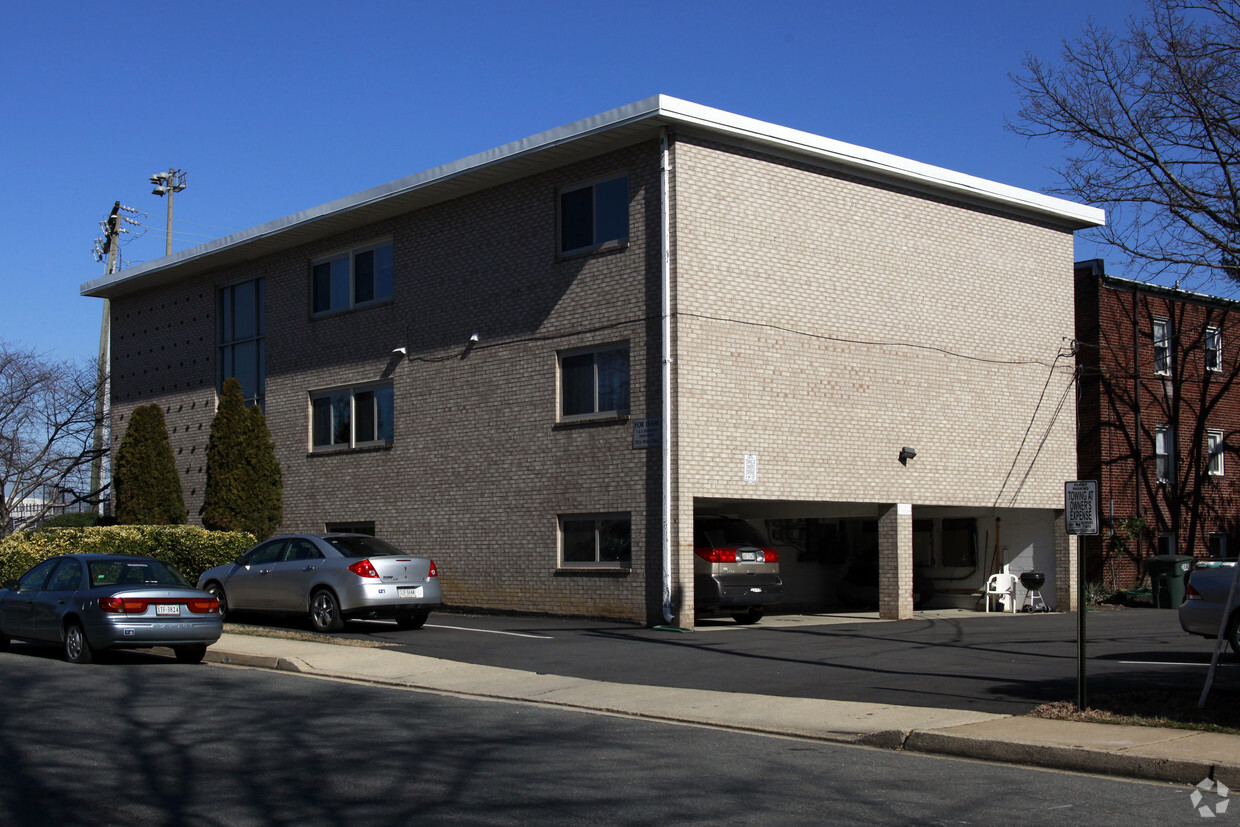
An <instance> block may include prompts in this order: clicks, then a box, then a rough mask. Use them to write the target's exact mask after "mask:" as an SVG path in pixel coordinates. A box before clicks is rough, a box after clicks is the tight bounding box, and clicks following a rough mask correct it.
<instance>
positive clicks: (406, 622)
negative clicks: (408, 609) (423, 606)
mask: <svg viewBox="0 0 1240 827" xmlns="http://www.w3.org/2000/svg"><path fill="white" fill-rule="evenodd" d="M430 616H431V613H430V612H414V613H413V614H408V615H397V616H396V628H398V629H421V628H422V627H423V626H425V625H426V619H427V618H428V617H430Z"/></svg>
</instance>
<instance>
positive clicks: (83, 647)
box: [65, 622, 94, 663]
mask: <svg viewBox="0 0 1240 827" xmlns="http://www.w3.org/2000/svg"><path fill="white" fill-rule="evenodd" d="M93 656H94V653H93V652H91V651H90V642H89V641H88V640H87V639H86V632H85V630H83V629H82V624H80V623H77V622H73V623H70V624H69V625H68V626H67V627H65V660H67V661H69V663H90V662H91V660H92V659H93Z"/></svg>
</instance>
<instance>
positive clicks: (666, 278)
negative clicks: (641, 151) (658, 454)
mask: <svg viewBox="0 0 1240 827" xmlns="http://www.w3.org/2000/svg"><path fill="white" fill-rule="evenodd" d="M669 158H670V153H669V151H668V143H667V127H661V128H660V129H659V256H660V265H659V267H660V272H659V277H660V281H661V290H662V308H661V312H662V321H663V374H662V378H661V385H662V393H663V410H662V416H661V420H662V422H661V426H662V427H661V428H660V431H661V433H660V440H659V441H660V444H661V445H662V446H663V620H664V622H666V623H671V622H672V620H673V619H674V617H675V615H674V613H673V606H672V256H671V249H672V248H671V239H670V238H669V236H670V234H671V226H672V210H671V205H670V204H669V203H668V198H669V194H670V190H671V187H670V185H669V181H668V177H669V174H670V170H669Z"/></svg>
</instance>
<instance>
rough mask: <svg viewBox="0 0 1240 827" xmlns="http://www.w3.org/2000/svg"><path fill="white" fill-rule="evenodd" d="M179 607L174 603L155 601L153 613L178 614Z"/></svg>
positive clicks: (179, 611)
mask: <svg viewBox="0 0 1240 827" xmlns="http://www.w3.org/2000/svg"><path fill="white" fill-rule="evenodd" d="M180 613H181V607H180V606H179V605H177V604H176V603H156V604H155V614H157V615H161V616H162V615H179V614H180Z"/></svg>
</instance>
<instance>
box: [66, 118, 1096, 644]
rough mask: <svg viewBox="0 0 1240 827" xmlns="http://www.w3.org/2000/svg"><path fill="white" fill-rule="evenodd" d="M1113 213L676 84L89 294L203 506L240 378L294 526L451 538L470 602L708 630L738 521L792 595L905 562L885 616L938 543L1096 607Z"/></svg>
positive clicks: (954, 555) (834, 596)
mask: <svg viewBox="0 0 1240 827" xmlns="http://www.w3.org/2000/svg"><path fill="white" fill-rule="evenodd" d="M1101 221H1102V213H1101V212H1100V211H1098V210H1095V209H1093V208H1088V207H1082V206H1079V205H1076V204H1071V203H1068V202H1065V201H1061V200H1058V199H1053V198H1049V197H1046V196H1043V195H1039V194H1036V193H1031V192H1027V191H1023V190H1018V189H1015V188H1012V187H1007V186H1003V185H1000V184H995V183H992V182H989V181H983V180H980V179H976V178H973V177H970V176H966V175H962V174H959V173H954V172H951V171H948V170H944V169H940V168H936V167H931V166H927V165H923V164H919V163H915V162H912V161H908V160H905V159H902V158H897V157H894V156H890V155H886V154H884V153H879V152H874V151H871V150H867V149H863V148H860V147H856V146H851V145H848V144H842V143H839V142H836V141H831V140H828V139H825V138H821V137H818V136H815V135H810V134H807V133H803V132H798V131H795V130H791V129H786V128H784V127H780V126H776V125H773V124H769V123H763V122H759V121H755V120H752V119H749V118H744V117H740V116H737V115H733V114H730V113H726V112H721V111H719V110H715V109H710V108H707V107H703V106H698V105H695V104H692V103H688V102H685V101H680V100H677V99H674V98H668V97H665V96H657V97H653V98H649V99H647V100H644V101H640V102H638V103H635V104H632V105H629V106H625V107H622V108H619V109H615V110H612V111H610V112H606V113H603V114H601V115H598V116H595V117H592V118H588V119H586V120H583V121H578V122H576V123H573V124H569V125H567V126H564V127H561V128H558V129H554V130H551V131H549V132H545V133H542V134H539V135H535V136H532V137H530V138H526V139H524V140H521V141H517V142H515V143H512V144H509V145H507V146H503V147H499V148H497V149H495V150H491V151H489V152H485V153H481V154H479V155H475V156H471V157H469V158H465V159H463V160H460V161H457V162H455V163H451V164H447V165H445V166H442V167H437V168H435V169H431V170H428V171H426V172H423V173H419V174H417V175H413V176H410V177H408V178H403V179H400V180H398V181H395V182H392V183H391V184H388V185H385V186H382V187H377V188H375V189H372V190H367V191H366V192H362V193H359V194H357V195H354V196H350V197H348V198H343V199H340V200H338V201H333V202H331V203H328V204H325V205H323V206H321V207H318V208H314V209H310V210H306V211H305V212H302V213H298V214H296V215H292V216H289V217H287V218H284V219H280V220H278V221H273V222H271V223H269V224H265V225H263V226H260V227H256V228H254V229H251V230H248V231H245V232H241V233H237V234H235V235H232V236H228V237H226V238H222V239H219V240H218V241H215V242H212V243H209V244H205V245H202V246H199V247H195V248H192V249H189V250H184V251H182V252H179V253H175V254H173V255H172V256H169V257H167V258H164V259H161V260H158V261H155V262H151V263H149V264H146V265H143V266H141V267H137V268H132V269H129V270H125V271H122V272H120V273H118V274H116V275H113V276H109V277H105V278H103V279H99V280H96V281H92V282H89V283H87V284H84V285H83V287H82V293H83V294H84V295H88V296H99V297H108V298H110V299H111V301H112V331H113V341H112V412H113V432H112V433H113V442H112V445H113V448H114V449H115V447H116V446H117V445H119V442H120V438H121V436H122V435H123V433H124V429H125V426H126V422H127V417H128V414H129V412H130V411H131V410H132V409H133V408H134V407H135V406H136V405H138V404H142V403H147V402H152V401H155V402H158V403H159V404H161V405H163V406H164V408H165V411H166V416H167V420H168V425H169V429H170V431H171V433H170V436H171V439H172V444H173V448H174V452H175V453H176V455H177V460H178V464H179V466H180V468H181V470H182V472H183V477H182V480H183V483H182V484H183V488H184V493H185V497H186V502H187V505H188V509H189V512H190V519H191V521H193V520H195V519H196V517H197V511H198V508H199V506H200V504H201V502H202V491H203V483H204V474H205V467H206V462H205V456H204V453H205V447H206V442H207V433H208V430H209V425H210V420H211V416H212V415H213V412H214V408H215V399H216V393H217V388H218V386H219V383H220V381H221V380H222V378H224V377H226V376H228V375H237V376H238V378H240V379H241V381H242V384H243V386H244V387H245V389H246V393H247V395H248V396H249V397H250V398H251V399H253V400H257V401H261V402H263V404H264V406H265V410H266V412H267V418H268V422H269V424H270V426H271V430H272V433H273V436H274V437H275V441H276V443H277V451H278V457H279V460H280V463H281V465H282V467H283V469H284V474H285V528H286V529H290V530H293V529H296V530H323V529H325V528H328V527H332V528H335V527H338V526H356V527H360V528H364V529H368V530H371V529H372V530H374V531H375V533H377V534H378V535H380V536H382V537H385V538H387V539H390V540H392V541H394V542H396V543H397V544H398V545H401V546H403V547H405V548H406V549H408V550H410V551H412V552H417V553H424V554H428V555H430V556H432V557H434V559H435V560H436V562H437V563H438V564H439V567H440V571H441V572H442V577H443V587H444V594H445V599H446V600H448V601H449V602H450V603H452V604H453V605H457V606H468V607H486V608H492V609H503V610H524V611H539V612H552V613H564V614H580V615H591V616H607V617H615V618H627V619H632V620H636V621H643V622H672V623H678V624H681V625H692V623H693V613H692V605H693V553H692V548H693V532H692V523H693V516H694V514H707V513H709V514H729V515H734V516H739V517H742V518H745V519H748V520H751V521H753V522H754V523H755V524H757V525H759V526H761V527H763V528H765V529H767V530H768V531H770V532H771V533H772V534H773V535H774V537H775V539H776V541H777V542H779V543H780V544H781V545H782V549H781V551H782V554H781V565H782V572H783V578H784V581H785V592H786V594H785V597H786V599H787V600H789V601H790V602H792V603H796V604H801V605H807V606H814V607H830V606H832V605H834V604H836V603H837V602H838V594H839V592H838V583H839V581H840V579H841V577H843V576H844V574H845V573H846V572H847V571H848V570H850V568H852V567H859V566H862V565H865V564H866V563H869V564H870V565H873V564H874V563H875V562H877V565H878V568H879V569H880V570H881V571H882V573H883V574H882V577H883V580H882V587H881V608H882V611H883V613H884V614H885V615H887V616H892V617H896V616H901V617H903V616H908V615H909V614H910V613H911V611H912V598H911V582H912V577H913V571H914V564H916V565H918V566H921V567H923V568H924V570H925V571H926V572H927V573H928V574H929V575H931V576H932V577H934V578H935V581H936V583H937V585H938V586H939V589H938V594H939V597H938V598H936V599H938V600H941V601H951V600H953V599H954V600H956V601H958V602H962V603H967V604H968V605H972V603H973V602H975V601H976V598H975V597H970V594H971V593H974V592H976V591H977V590H978V588H979V587H980V586H981V584H982V583H983V582H984V579H985V576H986V574H987V573H988V572H989V571H991V570H994V569H995V568H997V567H998V565H1001V564H1010V565H1011V566H1012V568H1013V570H1020V569H1027V568H1035V567H1036V568H1039V569H1042V570H1045V571H1047V574H1048V586H1047V591H1048V593H1049V594H1052V595H1054V600H1055V601H1056V602H1057V603H1058V604H1059V607H1060V608H1069V607H1070V601H1071V597H1070V594H1071V593H1072V587H1073V586H1074V583H1075V581H1074V575H1073V572H1074V571H1075V568H1074V554H1075V543H1074V542H1070V541H1069V538H1068V537H1067V536H1066V535H1065V533H1064V530H1063V529H1064V527H1063V520H1062V513H1061V509H1062V507H1063V482H1064V481H1065V480H1068V479H1073V478H1075V475H1076V459H1075V439H1076V429H1075V423H1074V411H1073V399H1072V395H1071V393H1070V392H1069V387H1070V380H1071V378H1072V373H1073V365H1072V361H1071V358H1070V347H1069V344H1070V339H1071V337H1072V336H1073V292H1072V291H1073V285H1072V276H1071V274H1072V233H1073V231H1074V230H1076V229H1080V228H1084V227H1088V226H1093V225H1097V224H1099V223H1101ZM665 331H666V333H665ZM904 447H911V448H914V449H915V451H916V456H915V457H913V458H912V459H906V461H905V462H901V461H900V452H901V449H902V448H904ZM665 514H666V515H667V519H666V520H665V519H664V515H665Z"/></svg>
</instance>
